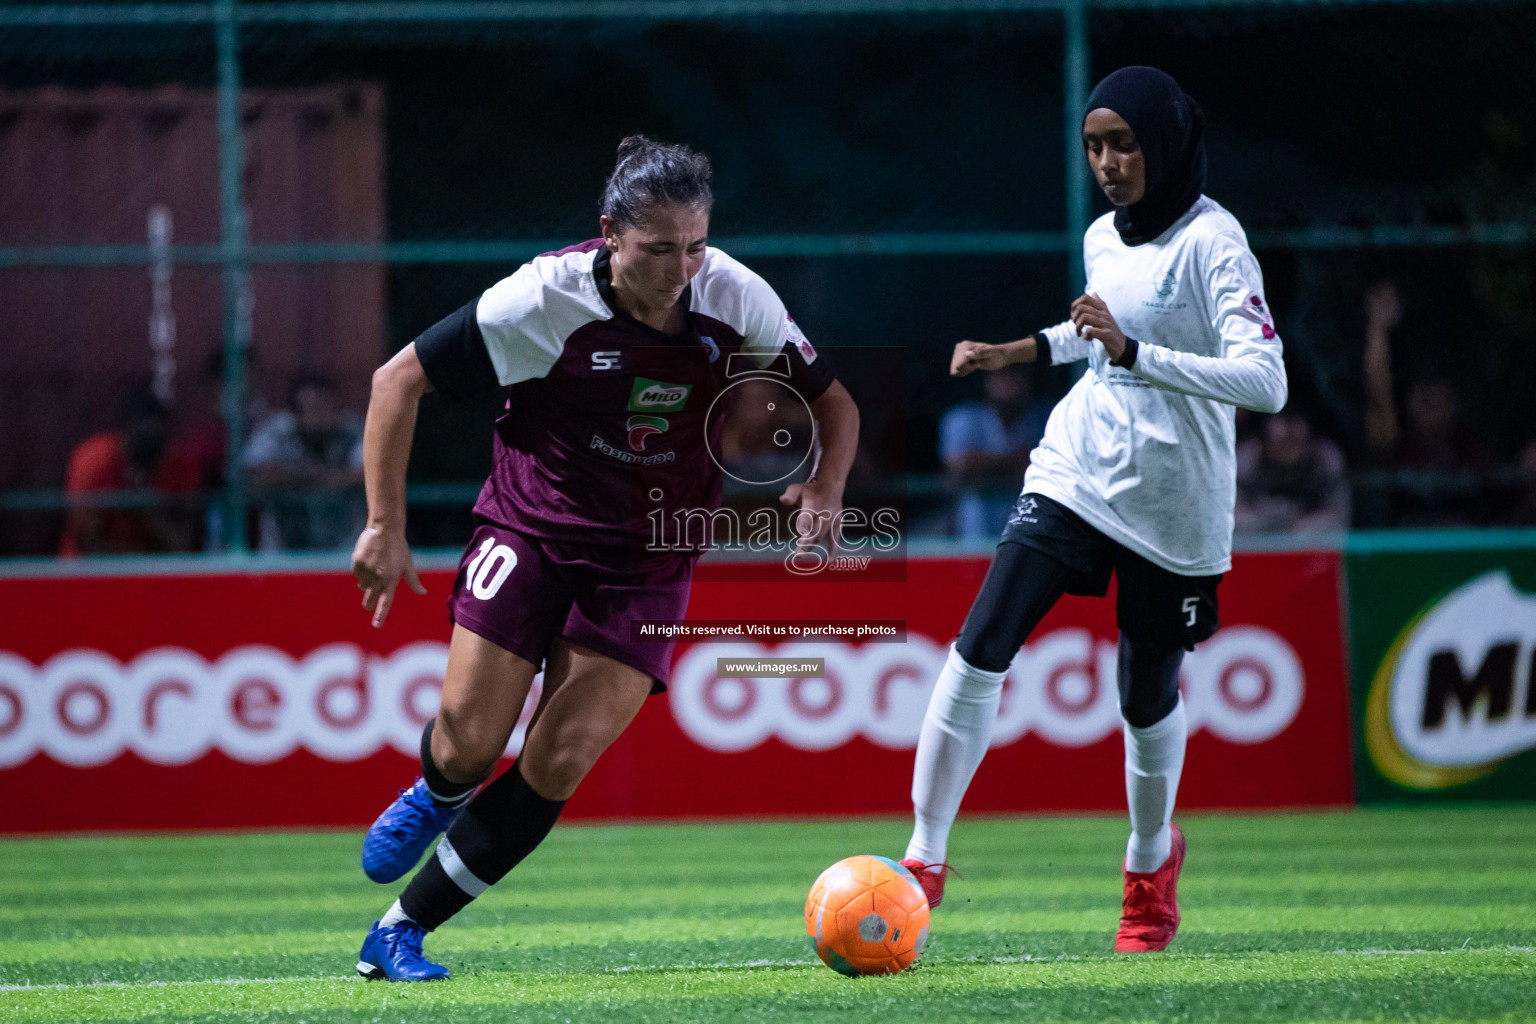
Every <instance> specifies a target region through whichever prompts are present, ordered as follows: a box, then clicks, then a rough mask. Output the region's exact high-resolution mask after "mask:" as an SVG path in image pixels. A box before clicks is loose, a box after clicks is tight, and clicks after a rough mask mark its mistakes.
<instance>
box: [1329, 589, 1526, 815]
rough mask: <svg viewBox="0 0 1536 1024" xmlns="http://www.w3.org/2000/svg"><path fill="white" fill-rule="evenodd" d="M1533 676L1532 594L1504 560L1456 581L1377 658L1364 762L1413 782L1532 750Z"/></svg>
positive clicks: (1418, 785)
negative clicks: (1517, 584)
mask: <svg viewBox="0 0 1536 1024" xmlns="http://www.w3.org/2000/svg"><path fill="white" fill-rule="evenodd" d="M1352 589H1353V587H1352ZM1357 606H1358V605H1357ZM1533 677H1536V594H1529V593H1525V592H1522V591H1521V590H1518V589H1517V588H1516V587H1515V585H1514V583H1513V582H1512V581H1511V580H1510V577H1509V573H1508V571H1507V570H1504V569H1496V570H1494V571H1491V572H1486V573H1483V574H1482V575H1479V576H1477V577H1476V578H1474V579H1472V580H1470V581H1467V582H1465V583H1463V584H1461V585H1460V586H1457V587H1455V588H1454V589H1452V590H1451V591H1450V592H1448V593H1446V594H1444V595H1443V596H1441V597H1439V598H1437V599H1435V600H1434V601H1433V602H1432V603H1430V604H1429V605H1428V606H1427V607H1425V608H1424V609H1423V610H1421V611H1420V612H1419V613H1418V614H1417V615H1416V616H1414V617H1412V618H1411V619H1409V621H1408V622H1407V623H1406V624H1405V625H1404V626H1403V627H1402V628H1401V630H1400V632H1399V633H1398V635H1397V637H1396V639H1395V640H1393V642H1392V643H1391V645H1390V646H1389V647H1388V649H1387V651H1386V653H1385V655H1384V656H1383V657H1382V659H1381V661H1380V663H1379V664H1378V665H1377V667H1376V670H1375V673H1374V675H1373V676H1372V678H1371V680H1370V688H1369V691H1368V693H1367V695H1366V700H1365V709H1364V716H1363V717H1364V723H1363V725H1364V733H1365V737H1364V738H1365V748H1366V751H1367V753H1368V754H1369V756H1370V759H1371V763H1372V764H1373V765H1374V766H1375V768H1376V770H1377V771H1379V772H1380V773H1381V774H1382V776H1384V777H1385V778H1387V779H1389V780H1391V781H1392V782H1394V783H1396V784H1397V785H1399V786H1403V787H1407V788H1409V789H1414V790H1421V791H1438V790H1446V789H1449V788H1451V787H1455V786H1462V785H1465V784H1467V783H1471V782H1475V781H1477V780H1479V779H1483V778H1484V777H1486V776H1490V775H1492V774H1493V773H1494V772H1496V771H1497V770H1498V769H1499V768H1500V767H1501V766H1502V765H1503V764H1504V763H1505V762H1506V761H1508V760H1509V759H1510V758H1513V757H1515V756H1517V755H1520V754H1522V753H1524V752H1526V751H1531V750H1533V749H1536V678H1533ZM1516 774H1517V775H1521V774H1524V775H1527V776H1528V775H1529V774H1530V773H1518V772H1517V773H1516Z"/></svg>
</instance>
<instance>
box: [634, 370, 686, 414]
mask: <svg viewBox="0 0 1536 1024" xmlns="http://www.w3.org/2000/svg"><path fill="white" fill-rule="evenodd" d="M692 390H693V385H692V384H668V383H667V382H666V381H664V380H651V379H650V378H648V377H636V378H635V386H634V389H633V390H632V391H630V393H629V411H630V412H682V411H683V406H685V405H687V404H688V392H690V391H692Z"/></svg>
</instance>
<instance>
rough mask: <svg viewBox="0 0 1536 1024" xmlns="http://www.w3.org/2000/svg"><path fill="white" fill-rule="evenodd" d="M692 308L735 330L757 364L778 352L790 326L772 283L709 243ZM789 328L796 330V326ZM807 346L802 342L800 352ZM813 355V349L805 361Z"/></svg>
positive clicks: (742, 347)
mask: <svg viewBox="0 0 1536 1024" xmlns="http://www.w3.org/2000/svg"><path fill="white" fill-rule="evenodd" d="M693 311H694V312H695V313H702V314H703V315H704V316H708V317H713V318H714V319H716V320H719V321H721V322H723V323H726V324H729V325H730V326H731V327H732V328H733V329H735V330H736V331H738V332H739V333H740V334H741V336H742V338H743V339H744V341H743V342H742V346H741V349H742V353H743V354H744V355H747V356H749V357H751V359H752V361H753V362H754V363H756V364H757V365H759V366H766V365H767V364H768V361H769V360H770V359H772V358H773V357H774V356H776V355H778V354H779V352H780V351H781V350H782V349H783V348H784V341H785V338H786V337H788V336H789V335H790V333H791V328H792V326H793V325H792V324H791V322H790V319H789V312H788V311H787V310H786V309H785V308H784V302H783V300H781V299H780V298H779V296H778V293H777V292H775V291H774V290H773V286H772V285H770V284H769V283H768V282H767V281H764V280H763V279H762V278H761V277H759V276H758V275H757V274H755V273H754V272H752V271H751V270H749V269H748V268H747V267H746V266H745V265H744V264H742V263H741V262H739V261H738V260H735V259H732V258H731V257H730V256H727V255H726V254H725V253H723V252H721V251H720V250H719V249H716V248H714V247H712V246H711V247H709V248H707V249H705V251H704V266H703V267H701V268H699V272H698V274H697V275H695V276H694V279H693ZM793 330H794V331H795V333H796V334H798V332H799V328H793ZM798 336H799V338H800V339H802V340H803V339H804V337H805V336H804V335H803V334H802V335H798ZM809 348H810V345H809V343H806V344H804V345H803V346H802V347H801V352H802V353H804V352H805V351H806V350H807V349H809ZM813 359H815V355H814V353H813V354H811V355H810V356H808V357H807V359H806V362H810V361H811V360H813Z"/></svg>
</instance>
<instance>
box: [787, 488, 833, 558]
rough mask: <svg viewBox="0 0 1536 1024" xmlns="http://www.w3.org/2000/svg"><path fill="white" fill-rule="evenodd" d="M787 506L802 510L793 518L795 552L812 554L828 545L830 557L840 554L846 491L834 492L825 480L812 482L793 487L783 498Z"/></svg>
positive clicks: (794, 514) (792, 514)
mask: <svg viewBox="0 0 1536 1024" xmlns="http://www.w3.org/2000/svg"><path fill="white" fill-rule="evenodd" d="M779 501H780V503H782V504H785V505H798V506H800V508H799V509H798V510H797V511H795V512H793V513H791V514H790V523H791V524H792V525H793V526H794V528H795V533H796V535H797V536H796V539H795V550H796V551H809V550H811V549H812V548H814V547H815V546H816V545H817V544H821V543H823V542H825V544H826V545H827V551H828V553H829V554H831V553H834V552H836V551H837V545H838V544H839V543H840V542H841V541H842V539H843V536H842V534H843V524H842V515H843V490H842V488H841V487H836V488H834V487H833V486H832V485H831V484H829V483H827V482H825V481H822V480H808V481H806V482H805V483H803V484H790V485H789V486H788V487H786V488H785V489H784V493H783V494H781V495H779Z"/></svg>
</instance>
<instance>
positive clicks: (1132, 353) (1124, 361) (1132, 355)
mask: <svg viewBox="0 0 1536 1024" xmlns="http://www.w3.org/2000/svg"><path fill="white" fill-rule="evenodd" d="M1140 347H1141V342H1139V341H1137V340H1136V339H1135V338H1126V339H1125V351H1124V352H1121V353H1120V358H1119V359H1111V360H1110V361H1109V365H1110V366H1118V367H1120V368H1121V369H1122V370H1129V369H1130V368H1131V367H1133V366H1135V365H1136V350H1137V349H1138V348H1140Z"/></svg>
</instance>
